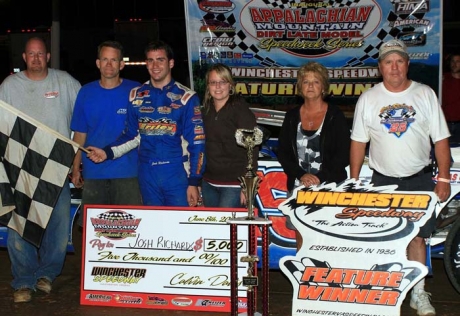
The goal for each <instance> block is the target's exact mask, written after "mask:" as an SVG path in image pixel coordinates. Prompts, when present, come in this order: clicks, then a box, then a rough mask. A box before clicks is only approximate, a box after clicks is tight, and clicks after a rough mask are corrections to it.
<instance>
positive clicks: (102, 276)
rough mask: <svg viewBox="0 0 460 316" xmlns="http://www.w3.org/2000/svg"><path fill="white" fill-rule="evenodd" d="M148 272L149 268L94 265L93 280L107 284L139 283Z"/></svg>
mask: <svg viewBox="0 0 460 316" xmlns="http://www.w3.org/2000/svg"><path fill="white" fill-rule="evenodd" d="M146 274H147V269H130V268H119V267H97V266H96V267H93V269H92V270H91V275H92V276H93V277H94V278H93V282H100V283H106V284H112V283H115V284H137V283H139V281H140V280H141V279H143V278H145V275H146Z"/></svg>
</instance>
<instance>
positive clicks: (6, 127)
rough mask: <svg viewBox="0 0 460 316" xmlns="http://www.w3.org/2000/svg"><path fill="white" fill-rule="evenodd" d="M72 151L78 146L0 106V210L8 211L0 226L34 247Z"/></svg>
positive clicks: (33, 121)
mask: <svg viewBox="0 0 460 316" xmlns="http://www.w3.org/2000/svg"><path fill="white" fill-rule="evenodd" d="M77 150H78V144H77V143H75V142H73V141H71V140H70V139H67V138H65V137H64V136H62V135H60V134H59V133H57V132H56V131H54V130H52V129H50V128H48V127H46V126H45V125H43V124H41V123H39V122H38V121H36V120H34V119H32V118H30V117H28V116H27V115H25V114H24V113H22V112H20V111H18V110H17V109H15V108H13V107H12V106H10V105H8V104H6V103H5V102H3V101H0V158H1V162H2V166H3V170H4V171H5V174H6V176H5V174H3V176H1V171H2V168H0V181H1V183H0V187H1V188H2V189H1V195H2V196H1V198H2V202H3V203H2V205H1V206H2V208H4V207H5V206H6V207H7V209H5V210H2V211H0V215H3V214H4V215H3V216H1V217H0V223H1V224H3V225H7V226H8V227H10V228H12V229H14V230H16V231H17V232H18V233H19V234H20V235H21V236H22V237H23V238H24V239H25V240H27V241H29V242H30V243H32V244H34V245H35V246H37V247H38V246H39V245H40V243H41V239H42V237H43V233H44V231H45V229H46V226H47V225H48V221H49V218H50V216H51V212H52V210H53V208H54V206H55V205H56V202H57V199H58V197H59V194H60V192H61V190H62V187H63V186H64V184H65V180H66V178H67V175H68V173H69V169H70V166H71V165H72V162H73V158H74V156H75V153H76V151H77ZM8 186H9V188H8ZM5 202H7V203H5ZM13 203H14V211H13V212H11V210H12V208H13V207H12V204H13ZM69 207H70V205H69ZM65 225H67V223H65Z"/></svg>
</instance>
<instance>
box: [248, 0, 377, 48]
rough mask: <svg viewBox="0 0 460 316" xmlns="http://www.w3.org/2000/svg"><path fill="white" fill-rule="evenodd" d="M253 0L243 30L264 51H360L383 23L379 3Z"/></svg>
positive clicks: (360, 0)
mask: <svg viewBox="0 0 460 316" xmlns="http://www.w3.org/2000/svg"><path fill="white" fill-rule="evenodd" d="M279 2H280V1H276V0H253V1H249V3H248V4H247V5H246V6H245V7H244V9H243V10H242V12H241V24H242V27H243V29H244V30H245V31H246V32H248V33H249V34H250V35H251V36H252V37H254V38H255V39H256V40H257V41H258V45H257V46H258V47H259V48H260V49H262V50H265V51H271V50H273V49H283V50H284V51H286V52H287V53H290V54H293V55H299V56H305V55H308V56H312V55H313V56H322V55H329V54H331V53H333V52H335V51H338V50H339V49H346V48H360V47H362V46H364V39H365V38H366V37H368V36H369V35H370V34H371V33H372V32H373V31H374V30H375V29H376V28H377V27H378V25H379V23H380V21H381V18H382V17H381V14H382V13H381V10H380V7H379V6H378V4H377V3H376V1H373V0H355V1H346V2H345V3H343V2H342V1H306V0H304V1H298V0H293V1H282V3H283V4H282V5H279Z"/></svg>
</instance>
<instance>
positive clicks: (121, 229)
mask: <svg viewBox="0 0 460 316" xmlns="http://www.w3.org/2000/svg"><path fill="white" fill-rule="evenodd" d="M141 220H142V219H140V218H135V217H134V216H133V215H131V214H129V213H127V212H125V211H121V210H111V211H107V212H104V213H101V214H99V215H98V216H97V218H94V217H92V218H91V224H92V225H93V227H94V232H95V233H96V236H98V237H101V236H103V237H105V238H107V239H115V240H120V239H124V238H127V237H135V236H136V230H137V228H138V227H139V223H140V222H141Z"/></svg>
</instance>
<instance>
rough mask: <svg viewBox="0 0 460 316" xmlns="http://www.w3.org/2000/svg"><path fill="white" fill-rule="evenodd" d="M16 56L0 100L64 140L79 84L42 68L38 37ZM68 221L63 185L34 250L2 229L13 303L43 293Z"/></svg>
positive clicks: (55, 271) (55, 270) (59, 259)
mask: <svg viewBox="0 0 460 316" xmlns="http://www.w3.org/2000/svg"><path fill="white" fill-rule="evenodd" d="M22 57H23V59H24V61H25V63H26V70H24V71H21V72H19V73H17V74H14V75H11V76H9V77H7V78H6V79H5V80H4V81H3V83H2V84H1V85H0V100H3V101H5V102H6V103H8V104H10V105H12V106H13V107H15V108H17V109H18V110H20V111H22V112H24V113H25V114H27V115H29V116H31V117H33V118H35V119H37V120H38V121H39V122H41V123H43V124H44V125H46V126H48V127H50V128H52V129H54V130H55V131H57V132H59V133H60V134H62V135H63V136H65V137H67V138H70V120H71V117H72V112H73V107H74V103H75V99H76V96H77V93H78V91H79V89H80V83H79V82H78V81H77V80H75V79H74V78H73V77H72V76H70V75H69V74H68V73H67V72H64V71H61V70H56V69H51V68H48V61H49V60H50V53H49V52H48V51H47V48H46V43H45V41H44V40H43V39H41V38H38V37H33V38H30V39H29V40H28V41H27V43H26V45H25V50H24V53H23V54H22ZM69 220H70V188H69V185H68V183H66V184H65V185H64V188H63V189H62V192H61V194H60V196H59V199H58V201H57V203H56V206H55V207H54V209H53V212H52V213H51V217H50V219H49V222H48V226H47V228H46V230H45V233H44V235H43V239H42V242H41V245H40V247H39V248H36V247H35V246H34V245H32V244H31V243H29V242H27V241H26V240H24V239H23V238H22V237H21V236H20V235H19V234H18V233H17V232H16V231H15V230H13V229H8V244H7V246H8V253H9V256H10V260H11V270H12V273H13V281H12V283H11V286H12V287H13V288H14V290H15V292H14V302H15V303H21V302H29V301H30V300H31V299H32V293H33V292H34V291H35V290H36V289H38V290H41V291H43V292H45V293H49V292H50V291H51V289H52V286H51V283H52V282H53V281H54V279H55V278H56V277H57V276H58V275H59V274H60V273H61V270H62V267H63V265H64V260H65V255H66V248H67V241H68V235H69Z"/></svg>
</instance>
